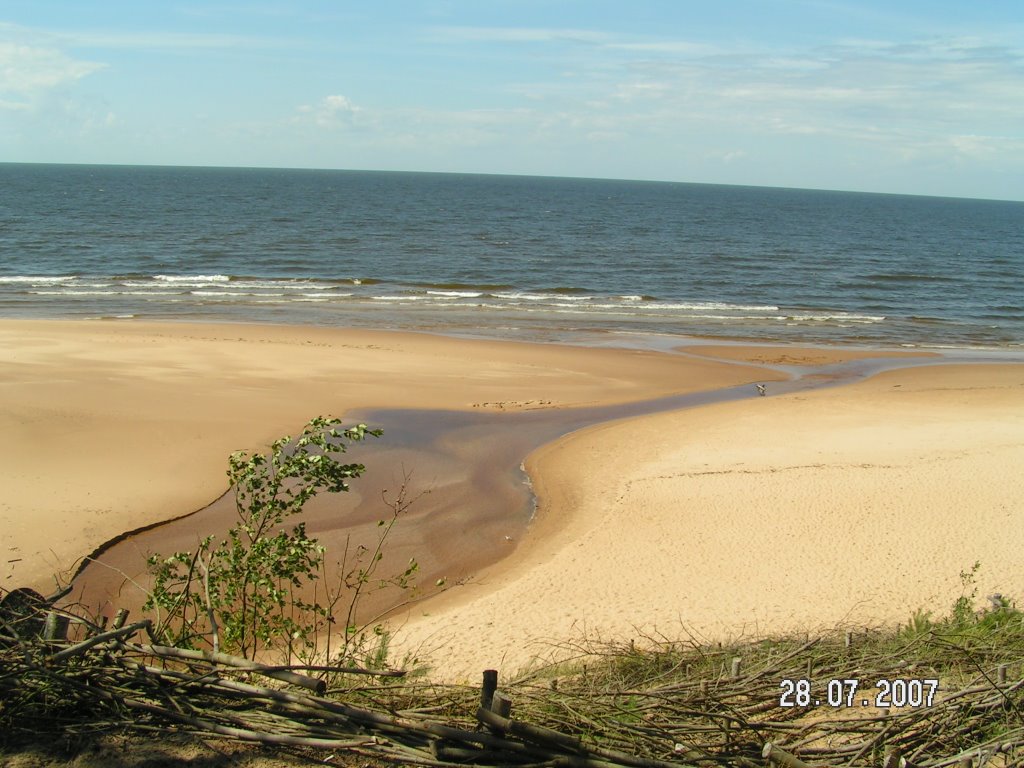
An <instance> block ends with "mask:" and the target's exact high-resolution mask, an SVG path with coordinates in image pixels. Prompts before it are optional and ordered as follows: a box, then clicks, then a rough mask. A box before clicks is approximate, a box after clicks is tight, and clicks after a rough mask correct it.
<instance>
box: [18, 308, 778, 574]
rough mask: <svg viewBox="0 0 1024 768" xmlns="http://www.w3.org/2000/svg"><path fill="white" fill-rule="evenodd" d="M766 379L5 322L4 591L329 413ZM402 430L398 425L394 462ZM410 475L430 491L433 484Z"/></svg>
mask: <svg viewBox="0 0 1024 768" xmlns="http://www.w3.org/2000/svg"><path fill="white" fill-rule="evenodd" d="M764 376H765V374H764V373H762V372H761V371H759V370H757V369H755V368H752V367H745V366H736V365H729V364H724V363H716V362H712V361H698V360H689V359H686V358H682V357H679V356H672V355H664V354H659V353H654V352H645V351H639V350H603V349H601V350H599V349H584V348H576V347H567V346H559V345H547V344H523V343H517V342H489V341H475V340H461V339H452V338H444V337H438V336H430V335H425V334H409V333H393V332H386V331H379V332H374V331H347V330H338V329H328V328H308V327H286V326H258V325H204V324H187V323H181V324H171V323H166V324H157V323H144V322H134V321H133V322H103V321H81V322H66V321H60V322H45V321H32V322H28V321H3V322H0V382H2V387H3V396H2V398H0V428H2V434H4V436H5V438H6V439H5V440H4V441H2V444H0V462H2V466H3V467H4V475H3V477H4V480H5V493H4V496H3V498H2V499H0V528H2V530H3V531H4V536H3V540H2V543H0V586H3V587H5V588H11V587H14V586H33V587H36V588H38V589H40V590H42V591H44V592H45V591H49V590H50V589H52V587H53V585H54V581H55V578H56V579H58V580H60V579H66V578H67V577H68V575H69V574H70V573H72V572H74V570H75V569H76V568H77V566H78V564H79V563H80V559H81V558H82V557H83V556H85V555H87V554H89V553H91V552H93V551H94V550H95V549H96V548H97V547H99V546H100V545H102V544H104V543H105V542H108V541H110V540H112V539H114V538H115V537H118V536H119V535H121V534H123V533H124V532H125V531H132V530H136V529H139V528H142V527H145V526H149V525H152V524H154V523H158V522H161V521H165V520H169V519H173V518H176V517H179V516H181V515H183V514H186V513H190V512H193V511H195V510H198V509H201V508H203V507H205V506H206V505H208V504H209V503H210V502H211V501H213V500H214V499H216V498H218V497H219V496H220V495H221V494H222V493H223V492H224V491H225V490H226V480H225V475H224V472H225V469H226V466H227V457H228V455H229V454H230V453H231V452H233V451H236V450H250V451H252V450H258V449H261V448H262V447H264V446H266V445H267V444H268V443H269V442H270V441H272V440H273V439H275V438H277V437H280V436H281V435H283V434H289V433H294V432H295V431H297V430H298V429H299V428H300V427H301V426H302V424H304V423H305V422H306V421H307V420H308V419H309V418H310V417H312V416H315V415H335V416H341V415H343V414H345V413H347V412H350V411H352V410H353V409H364V410H366V409H374V408H378V409H394V408H418V409H448V410H453V411H463V412H468V413H493V414H496V415H501V414H508V413H514V412H518V411H526V410H532V409H542V408H567V407H577V406H587V405H595V404H603V403H616V402H628V401H635V400H643V399H647V398H652V397H658V396H664V395H669V394H675V393H680V392H692V391H699V390H710V389H716V388H719V387H723V386H729V385H735V384H738V383H743V382H749V381H754V380H758V379H760V378H761V377H764ZM780 377H781V376H780ZM402 428H403V425H402V424H401V423H399V424H398V425H397V426H396V428H395V429H390V427H389V433H394V437H391V436H388V437H385V439H384V441H383V443H382V445H383V446H384V448H385V449H386V446H387V445H388V441H389V440H390V441H391V443H392V444H394V443H395V442H396V439H397V440H400V437H399V435H400V434H401V432H402ZM456 448H458V446H456ZM462 449H463V450H465V451H472V450H473V446H472V444H471V443H466V444H465V445H463V446H462ZM392 459H393V461H392V462H391V464H390V466H389V468H388V471H389V472H394V471H395V468H396V467H398V466H400V465H401V457H400V456H394V457H392ZM407 468H408V469H409V470H412V471H414V472H415V474H416V476H417V478H418V477H419V476H421V475H422V476H428V477H429V476H431V473H432V472H433V471H434V470H433V469H431V468H425V467H422V466H421V467H413V466H408V467H407ZM388 480H389V483H388V485H389V487H391V488H392V490H393V489H394V485H393V477H389V478H388ZM371 488H372V490H371ZM378 490H379V489H378V488H376V487H372V486H371V487H368V488H366V489H357V490H355V491H354V493H353V494H350V495H351V496H355V495H358V494H360V493H363V494H366V495H367V497H376V495H377V492H378ZM484 490H486V488H485V489H484ZM441 496H442V494H441V493H440V492H438V498H441ZM374 516H376V513H374ZM194 536H195V534H194V532H193V534H192V535H191V536H190V538H192V540H193V542H194ZM441 540H442V541H444V540H446V538H445V537H444V536H442V537H441ZM501 541H504V539H503V538H502V539H501ZM170 543H171V542H168V544H170ZM158 549H160V550H161V551H168V550H169V549H171V547H167V548H164V547H163V546H160V547H158Z"/></svg>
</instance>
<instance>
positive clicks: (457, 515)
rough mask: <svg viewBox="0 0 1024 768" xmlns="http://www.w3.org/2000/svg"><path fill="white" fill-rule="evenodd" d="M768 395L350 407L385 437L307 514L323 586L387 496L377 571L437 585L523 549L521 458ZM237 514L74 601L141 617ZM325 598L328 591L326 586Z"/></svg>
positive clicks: (356, 419) (889, 364) (354, 455)
mask: <svg viewBox="0 0 1024 768" xmlns="http://www.w3.org/2000/svg"><path fill="white" fill-rule="evenodd" d="M937 361H938V362H942V360H941V359H936V358H923V359H922V358H916V359H911V358H891V357H889V358H875V359H865V360H857V361H851V362H847V363H843V364H839V365H831V366H822V367H814V368H810V367H803V368H796V367H784V368H782V367H780V368H779V370H782V371H783V372H784V373H786V374H788V375H790V376H791V377H792V378H791V379H790V380H788V381H784V382H771V383H769V384H768V385H767V395H768V398H769V399H770V397H771V396H772V395H776V394H782V393H787V392H793V391H797V390H803V389H810V388H817V387H822V386H828V385H833V384H837V383H848V382H850V381H853V380H856V379H860V378H864V377H866V376H868V375H871V374H874V373H877V372H879V371H881V370H885V369H889V368H896V367H905V366H908V365H920V364H934V363H935V362H937ZM758 396H759V395H758V391H757V389H756V388H755V386H754V385H753V384H745V385H742V386H738V387H729V388H724V389H718V390H713V391H707V392H697V393H691V394H685V395H675V396H670V397H664V398H658V399H655V400H646V401H641V402H634V403H625V404H618V405H608V406H600V407H583V408H538V409H536V410H518V411H511V410H510V411H493V410H473V411H445V410H416V409H391V410H353V411H350V412H348V413H346V415H345V423H346V424H353V423H360V422H362V423H366V424H368V425H370V426H371V427H380V428H381V429H383V431H384V435H383V437H382V438H380V439H372V438H371V439H368V440H367V441H366V442H364V443H359V444H356V445H354V446H352V447H350V450H349V452H348V453H347V454H346V456H345V457H344V459H345V460H346V461H351V462H356V463H361V464H363V465H365V467H366V471H365V473H364V474H363V476H362V477H360V478H358V479H355V480H352V481H351V483H350V485H351V488H350V491H349V492H348V493H341V494H333V495H323V496H319V497H317V498H315V499H314V500H313V501H311V502H310V503H309V504H308V505H307V506H306V509H305V511H304V513H303V516H302V517H303V519H304V520H305V521H306V526H307V531H308V533H309V534H310V535H311V536H313V537H315V538H317V539H319V541H320V542H321V543H322V544H323V545H324V546H325V547H326V550H327V564H328V574H327V578H326V579H324V580H323V581H322V582H321V583H320V585H318V587H317V589H319V590H322V589H323V584H324V583H336V579H337V573H338V567H337V564H338V563H339V561H341V560H342V558H343V557H344V556H345V553H346V551H347V552H348V556H349V558H350V559H349V564H351V562H352V561H351V557H352V555H353V554H354V552H355V548H356V546H357V545H359V544H365V545H369V546H371V548H372V545H373V542H375V540H376V537H377V536H378V535H379V533H380V531H381V528H380V527H379V526H378V521H379V520H381V519H384V518H386V517H388V516H389V515H390V508H389V507H388V505H387V503H386V502H387V501H388V500H390V501H394V500H395V499H396V498H397V496H398V494H399V492H400V490H401V489H402V488H403V487H404V489H405V497H406V499H407V500H411V503H410V504H409V507H408V510H407V511H406V512H405V513H404V515H403V516H402V519H401V520H400V521H399V523H398V524H397V525H396V526H395V527H394V528H393V529H392V531H391V533H390V535H389V537H388V540H387V543H386V549H385V558H384V559H383V560H382V561H381V564H380V569H379V571H378V575H379V576H385V575H388V574H392V573H395V572H399V571H401V570H403V569H404V568H405V565H406V564H407V563H408V561H409V559H410V558H415V559H416V560H417V562H418V563H419V566H420V571H419V574H418V576H417V579H416V580H417V582H418V583H419V584H422V585H433V584H434V582H435V581H436V580H437V579H440V578H445V579H447V580H448V582H449V583H451V582H453V581H456V580H459V579H463V578H465V577H468V576H471V575H472V574H475V573H477V572H479V571H480V570H481V569H483V568H485V567H487V566H488V565H491V564H493V563H496V562H498V561H500V560H501V559H503V558H504V557H506V556H508V555H509V554H510V553H511V552H512V551H513V549H514V548H515V547H516V546H517V542H518V541H519V539H520V538H521V536H522V534H523V533H524V531H525V530H526V528H527V526H528V525H529V522H530V519H531V517H532V515H533V513H534V506H535V500H534V498H533V495H532V493H531V490H530V485H529V479H528V477H527V476H526V473H525V472H524V471H523V469H522V464H523V461H524V459H525V457H526V456H527V455H528V454H529V453H531V452H532V451H533V450H535V449H536V448H538V447H539V446H541V445H544V444H546V443H549V442H551V441H553V440H556V439H558V438H560V437H562V436H564V435H567V434H569V433H570V432H574V431H576V430H579V429H582V428H585V427H589V426H592V425H595V424H600V423H607V422H609V421H613V420H617V419H624V418H631V417H636V416H641V415H645V414H650V413H657V412H663V411H671V410H677V409H681V408H692V407H697V406H702V405H708V404H711V403H721V402H727V401H734V400H741V399H746V398H756V397H758ZM624 450H628V447H626V448H624ZM225 461H226V457H225ZM237 519H238V518H237V513H236V511H235V506H234V497H233V495H232V494H231V493H225V494H224V495H223V496H222V497H220V498H219V499H217V500H215V501H213V502H212V503H211V504H209V505H208V506H206V507H204V508H203V509H200V510H198V511H196V512H194V513H192V514H189V515H186V516H184V517H181V518H179V519H177V520H173V521H170V522H167V523H162V524H159V525H155V526H153V527H150V528H148V529H145V530H142V531H138V532H133V533H131V534H126V535H125V536H123V537H121V538H120V539H119V540H117V541H116V542H112V543H110V544H109V545H107V546H105V547H102V548H100V550H98V551H97V552H96V553H94V555H93V557H94V560H95V561H96V562H94V563H92V564H90V565H88V566H87V567H86V568H84V569H83V570H82V571H81V572H80V573H79V574H78V576H77V577H76V579H75V586H76V589H75V592H74V593H73V594H74V598H75V599H76V600H78V601H79V602H81V603H82V604H83V605H85V606H87V607H89V608H92V609H97V610H99V611H100V612H101V613H102V614H104V615H108V616H110V615H112V614H113V613H114V612H115V611H116V610H117V609H118V608H120V607H125V608H128V609H129V610H131V611H132V613H133V615H136V616H137V615H138V609H139V607H140V606H141V604H142V602H143V601H144V593H143V592H142V590H141V589H140V588H139V586H137V585H136V584H135V582H137V583H138V584H144V583H145V560H146V557H147V556H148V555H149V554H151V553H155V552H159V553H162V554H163V555H169V554H171V553H173V552H177V551H192V552H194V551H195V549H196V546H197V542H198V541H199V539H201V538H202V537H204V536H207V535H211V534H212V535H224V534H225V533H226V532H227V530H228V529H229V528H231V526H232V525H234V524H235V522H236V521H237ZM317 597H318V598H321V599H322V597H323V594H322V592H321V593H320V594H318V595H317ZM405 597H408V595H406V596H405ZM402 599H403V596H402V595H401V594H398V593H397V592H394V591H392V592H389V593H382V594H377V595H375V596H373V597H372V599H371V600H369V601H367V602H366V603H365V604H364V610H365V611H366V612H368V613H369V614H371V615H376V613H378V612H380V611H383V610H385V609H387V608H390V607H392V606H394V605H396V604H397V603H398V602H401V601H402ZM364 615H366V614H364Z"/></svg>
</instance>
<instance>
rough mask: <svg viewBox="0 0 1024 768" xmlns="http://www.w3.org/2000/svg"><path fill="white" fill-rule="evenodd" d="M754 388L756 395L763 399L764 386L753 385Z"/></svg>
mask: <svg viewBox="0 0 1024 768" xmlns="http://www.w3.org/2000/svg"><path fill="white" fill-rule="evenodd" d="M754 386H755V387H757V394H759V395H760V396H761V397H764V384H755V385H754Z"/></svg>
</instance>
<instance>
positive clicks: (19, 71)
mask: <svg viewBox="0 0 1024 768" xmlns="http://www.w3.org/2000/svg"><path fill="white" fill-rule="evenodd" d="M105 66H106V65H104V64H100V63H97V62H92V61H77V60H75V59H72V58H70V57H68V56H66V55H65V54H63V53H61V52H60V51H58V50H54V49H52V48H42V47H37V46H30V45H18V44H16V43H10V42H0V97H2V96H7V97H11V96H13V97H15V98H16V99H20V101H11V100H10V99H9V98H8V99H0V105H4V104H7V105H10V104H14V105H15V106H16V107H24V106H27V104H26V100H28V101H31V99H32V98H34V97H35V96H36V95H38V94H40V93H43V92H46V91H49V90H52V89H54V88H58V87H60V86H62V85H66V84H69V83H74V82H76V81H78V80H81V79H82V78H83V77H87V76H88V75H91V74H92V73H94V72H97V71H99V70H101V69H103V68H104V67H105ZM8 108H10V107H8Z"/></svg>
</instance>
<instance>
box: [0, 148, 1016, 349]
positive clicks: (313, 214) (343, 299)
mask: <svg viewBox="0 0 1024 768" xmlns="http://www.w3.org/2000/svg"><path fill="white" fill-rule="evenodd" d="M0 317H7V318H106V319H110V320H112V321H114V320H120V321H131V320H133V319H140V320H184V321H228V322H248V323H252V322H256V323H294V324H314V325H324V326H345V327H363V328H391V329H404V330H418V331H427V332H437V333H444V334H450V335H465V336H475V337H487V338H519V339H534V340H546V341H574V340H584V341H588V342H590V343H617V342H622V343H628V342H629V340H630V339H631V338H639V337H645V338H651V337H658V338H669V339H678V337H680V336H683V337H691V338H698V339H699V338H728V339H737V340H741V341H747V342H783V343H827V344H846V345H864V346H877V345H884V346H901V347H938V348H952V349H982V350H991V349H995V350H1019V349H1020V348H1022V347H1024V203H1021V202H1009V201H991V200H974V199H951V198H941V197H924V196H903V195H889V194H866V193H852V192H832V191H819V190H803V189H781V188H764V187H740V186H718V185H708V184H688V183H665V182H648V181H614V180H598V179H576V178H547V177H528V176H496V175H468V174H439V173H396V172H365V171H336V170H322V171H318V170H276V169H239V168H184V167H132V166H85V165H28V164H0ZM595 340H596V341H595ZM601 340H603V341H601Z"/></svg>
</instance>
